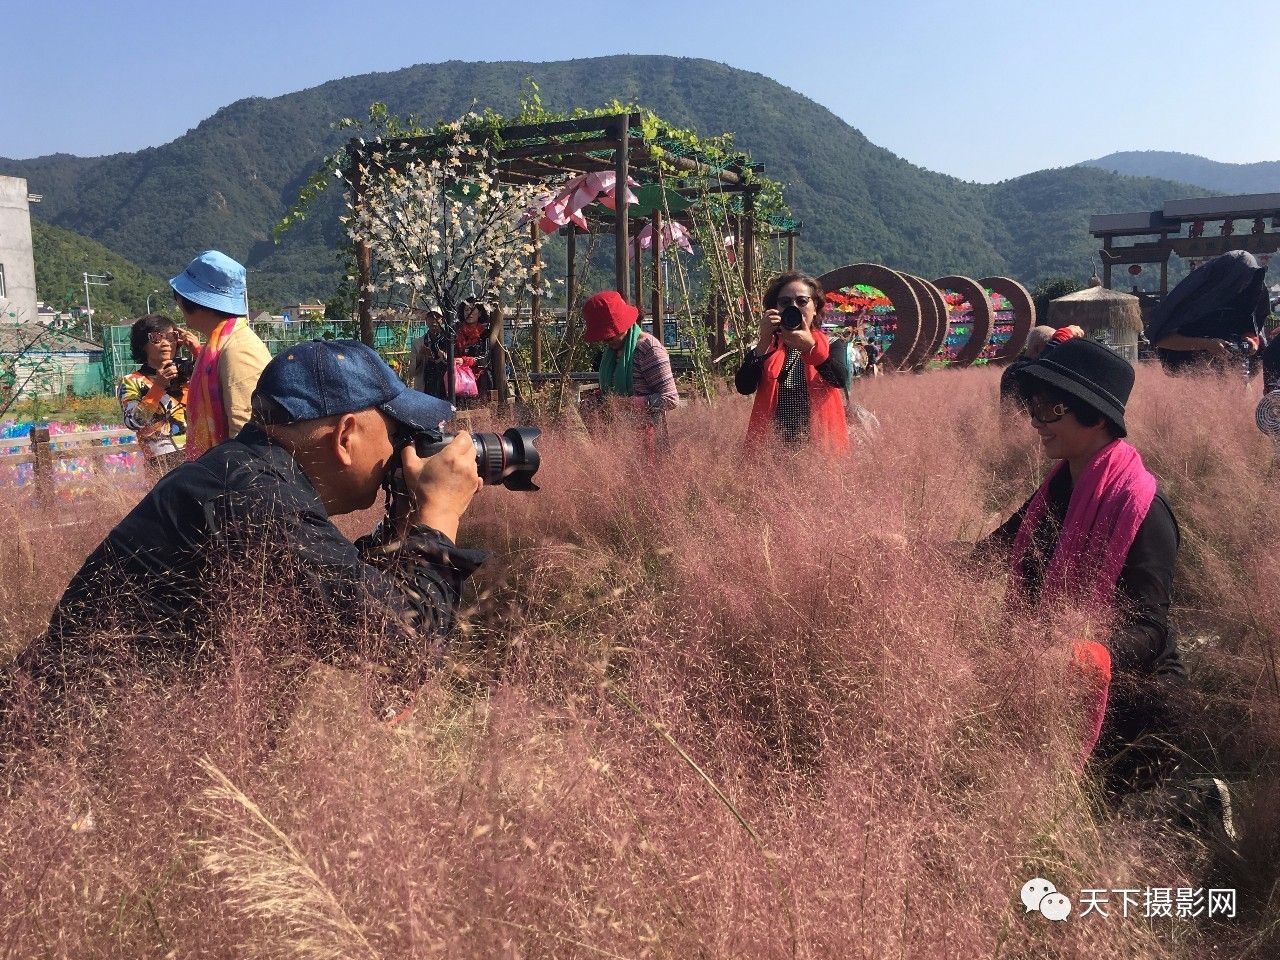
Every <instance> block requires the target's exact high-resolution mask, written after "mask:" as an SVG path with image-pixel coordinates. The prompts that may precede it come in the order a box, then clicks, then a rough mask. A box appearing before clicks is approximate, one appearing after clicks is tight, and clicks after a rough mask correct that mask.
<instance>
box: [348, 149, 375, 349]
mask: <svg viewBox="0 0 1280 960" xmlns="http://www.w3.org/2000/svg"><path fill="white" fill-rule="evenodd" d="M360 153H361V151H360V141H359V140H356V139H351V140H349V141H347V156H348V157H349V158H350V163H351V169H350V171H349V175H348V179H349V180H350V181H351V214H352V216H353V217H355V216H358V215H359V213H360V204H361V203H363V202H364V171H363V167H361V165H360ZM372 272H373V271H372V267H371V263H370V254H369V244H367V243H365V242H364V241H363V240H357V241H356V316H357V317H358V318H359V320H360V339H361V341H362V342H364V343H367V344H368V345H369V346H373V310H372V307H371V305H370V303H369V283H370V282H371V281H372V279H373V278H372Z"/></svg>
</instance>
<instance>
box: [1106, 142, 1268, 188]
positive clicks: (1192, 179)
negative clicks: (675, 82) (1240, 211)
mask: <svg viewBox="0 0 1280 960" xmlns="http://www.w3.org/2000/svg"><path fill="white" fill-rule="evenodd" d="M1082 166H1087V167H1099V168H1101V169H1103V170H1111V171H1113V172H1114V173H1123V174H1127V175H1129V176H1131V177H1164V178H1165V179H1167V180H1179V181H1181V182H1183V183H1191V184H1195V185H1196V186H1197V187H1203V188H1204V189H1206V190H1214V191H1217V192H1218V193H1226V194H1234V193H1280V160H1268V161H1264V162H1262V163H1219V162H1218V161H1216V160H1209V159H1206V158H1205V157H1197V156H1195V155H1194V154H1191V153H1172V152H1170V151H1167V150H1129V151H1125V152H1122V153H1110V154H1107V156H1105V157H1099V158H1098V159H1097V160H1086V161H1085V162H1084V163H1083V164H1082Z"/></svg>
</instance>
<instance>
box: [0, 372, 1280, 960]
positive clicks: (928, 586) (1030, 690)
mask: <svg viewBox="0 0 1280 960" xmlns="http://www.w3.org/2000/svg"><path fill="white" fill-rule="evenodd" d="M996 377H997V372H996V371H994V370H972V371H944V372H938V373H930V374H927V375H923V376H910V375H898V376H892V377H885V378H881V379H879V380H876V381H872V382H869V383H866V384H859V386H858V389H857V393H858V396H859V399H860V401H861V402H862V403H863V404H864V405H866V406H867V407H868V408H870V409H871V410H873V411H874V412H875V413H876V414H877V415H878V416H879V418H880V421H881V424H882V432H881V433H880V435H879V436H878V437H877V438H873V439H868V440H866V441H865V442H864V443H863V444H862V445H861V446H859V447H858V449H857V451H856V454H855V456H854V458H853V459H852V460H851V461H850V462H848V463H840V464H836V463H829V462H825V461H823V460H822V459H821V458H818V457H803V458H800V457H791V456H783V457H781V458H779V459H777V460H776V461H774V462H771V463H764V464H760V463H751V462H749V458H748V457H747V456H745V455H744V452H743V448H742V444H741V438H742V436H743V434H744V432H745V427H746V418H747V411H748V409H749V402H748V401H747V400H745V399H743V398H738V397H732V396H725V397H722V398H720V399H719V400H718V402H717V403H716V404H715V405H713V406H707V405H697V406H693V407H691V408H688V409H685V410H682V411H679V412H678V413H677V414H675V415H673V416H672V418H671V432H672V441H673V450H672V453H671V455H670V456H669V457H668V458H667V459H666V460H664V461H663V462H661V463H659V464H657V465H653V464H650V463H648V462H646V459H645V457H644V455H643V453H642V452H641V449H640V447H639V445H638V444H637V443H636V442H635V439H634V437H632V436H631V434H630V433H629V432H627V431H626V430H625V429H624V430H620V431H618V432H616V433H612V434H609V433H606V434H604V435H598V436H597V437H596V439H595V440H594V441H587V440H586V439H583V438H581V437H579V436H577V435H575V434H572V433H559V434H554V435H548V436H547V437H546V438H545V439H544V441H543V442H542V443H541V448H542V451H543V463H544V466H543V468H542V471H541V472H540V473H539V475H538V482H539V484H540V485H541V486H542V488H543V490H542V492H541V493H538V494H516V493H509V492H507V491H504V490H493V489H486V490H485V491H484V492H483V493H482V494H481V495H480V497H479V498H478V499H477V501H476V503H475V505H474V507H473V509H472V511H471V513H470V514H469V516H468V518H467V520H464V524H463V539H464V541H465V542H466V544H467V545H474V546H483V547H485V548H487V549H489V550H491V551H493V554H494V555H493V558H492V559H491V560H490V562H489V563H488V564H487V565H486V566H485V568H483V570H482V572H481V573H480V574H479V575H477V577H476V578H475V579H474V580H473V583H474V590H473V592H472V595H471V597H470V598H469V604H468V608H467V611H466V616H465V620H464V623H463V626H462V629H461V631H460V635H459V637H458V640H457V642H456V645H455V654H454V656H453V657H451V660H450V665H449V669H448V670H447V671H446V672H445V673H444V674H442V675H441V676H440V677H438V678H437V679H435V680H433V681H432V682H431V683H430V684H429V685H428V686H427V687H426V688H425V689H424V690H423V691H422V693H421V696H420V698H419V704H418V708H417V710H416V712H415V714H414V715H413V717H412V718H411V719H410V720H409V721H407V722H405V723H403V724H401V725H400V726H397V727H394V728H388V727H384V726H382V725H381V724H379V723H378V722H377V721H376V720H375V719H374V718H373V717H372V715H371V714H370V713H369V711H368V710H367V709H365V707H364V706H363V703H362V689H363V687H362V684H361V680H360V678H359V677H358V676H355V675H351V674H343V673H339V672H337V671H334V670H331V669H328V668H320V669H317V670H316V671H314V673H313V675H312V677H311V678H310V679H309V680H308V682H307V687H306V690H305V691H304V693H303V694H302V697H301V701H302V702H301V705H300V706H299V707H298V709H297V710H296V712H295V713H294V714H293V716H292V717H291V718H289V719H287V720H284V719H279V718H276V719H275V720H274V721H273V718H272V717H270V716H268V715H267V710H268V706H269V704H271V703H274V702H275V698H274V696H273V695H272V694H271V693H270V681H271V678H272V676H273V674H272V671H271V670H270V669H269V668H268V667H267V665H265V664H264V663H263V662H262V658H261V655H260V651H261V648H262V647H264V646H266V645H267V641H268V638H271V637H274V636H275V635H277V634H279V633H280V632H282V631H283V632H288V631H290V630H294V631H297V630H305V629H309V628H311V621H310V620H309V615H308V613H307V611H298V610H288V609H281V608H282V607H283V608H287V606H288V605H287V603H284V602H283V601H281V602H272V603H271V604H270V605H269V606H270V609H256V608H253V607H252V606H247V607H245V608H244V609H237V610H235V611H232V613H231V614H228V616H227V617H226V618H225V621H224V622H226V623H227V624H228V627H227V633H228V636H227V638H226V639H227V643H228V647H229V648H230V651H231V653H230V655H229V656H228V658H227V666H226V668H225V669H222V670H219V671H217V672H215V673H214V674H213V675H211V676H210V677H209V679H208V681H207V682H206V683H205V684H204V685H203V686H201V687H199V688H195V689H192V688H189V687H183V688H177V687H173V686H170V687H168V688H163V687H158V686H157V685H156V684H146V683H142V682H139V683H137V684H136V685H134V687H133V688H132V689H131V690H130V692H129V694H128V695H127V696H125V697H124V698H123V699H122V701H121V703H120V704H119V706H118V709H116V710H114V711H112V712H111V714H110V715H108V716H106V717H104V718H101V719H100V720H99V721H98V722H97V723H95V725H94V726H93V727H92V728H86V729H84V730H82V731H80V735H79V736H78V737H77V738H75V741H76V742H73V743H72V744H71V745H70V746H68V747H67V748H66V749H64V750H61V751H58V752H47V753H43V754H40V755H39V756H37V757H36V758H35V759H34V761H33V764H34V769H33V771H32V772H31V773H30V775H29V776H28V778H27V780H26V782H25V784H24V785H23V786H21V787H20V788H19V789H18V790H17V792H16V793H15V794H14V796H13V797H12V798H11V799H9V800H8V801H7V802H5V803H3V806H0V864H3V867H4V869H3V870H0V945H2V946H0V956H14V957H27V956H85V957H116V956H118V957H135V956H165V955H173V956H181V957H243V956H282V955H289V956H302V957H410V956H413V957H416V956H422V957H427V956H468V957H471V956H474V957H490V956H557V957H600V956H611V957H638V956H653V957H775V956H777V957H791V956H804V957H866V958H880V957H898V956H904V957H905V956H918V957H930V958H932V957H997V956H998V957H1064V958H1065V957H1085V956H1087V957H1115V958H1165V957H1200V956H1211V955H1212V956H1240V955H1244V952H1245V951H1246V950H1247V949H1253V950H1254V951H1255V953H1254V954H1253V955H1255V956H1259V957H1263V956H1269V955H1271V954H1272V953H1274V951H1275V949H1276V947H1277V944H1278V943H1280V938H1277V936H1276V933H1275V930H1274V922H1275V921H1274V918H1275V917H1276V915H1277V906H1278V903H1277V894H1276V883H1277V878H1278V877H1280V870H1278V868H1277V866H1276V863H1277V853H1280V803H1278V802H1277V801H1276V799H1275V796H1276V794H1275V787H1276V785H1277V776H1276V772H1275V765H1276V761H1277V757H1278V756H1280V710H1278V709H1277V705H1278V704H1280V693H1278V692H1277V680H1276V667H1275V652H1276V651H1275V645H1276V637H1277V635H1280V599H1277V591H1276V589H1275V584H1276V583H1278V582H1280V561H1278V560H1277V556H1278V552H1277V547H1278V546H1280V520H1278V519H1277V515H1276V512H1275V511H1274V510H1272V509H1270V507H1271V496H1270V490H1269V487H1270V483H1271V480H1272V478H1273V475H1274V471H1275V469H1276V468H1275V464H1274V459H1273V451H1272V448H1271V446H1270V444H1269V442H1268V441H1266V440H1265V439H1264V438H1263V437H1262V436H1261V435H1260V434H1258V432H1257V431H1256V429H1255V428H1254V426H1253V421H1252V407H1253V403H1255V402H1256V396H1255V395H1252V394H1246V393H1245V392H1244V389H1243V388H1242V387H1241V386H1240V385H1239V383H1238V382H1227V381H1222V382H1219V381H1213V380H1172V379H1169V378H1167V377H1165V376H1164V375H1163V374H1162V373H1160V372H1159V371H1158V370H1155V369H1152V368H1150V367H1149V366H1144V367H1143V368H1142V370H1141V372H1140V376H1139V381H1138V386H1137V388H1136V391H1135V397H1134V400H1133V402H1132V404H1131V416H1130V438H1131V440H1132V441H1133V442H1134V443H1135V444H1136V445H1137V446H1138V448H1139V450H1141V451H1142V453H1143V455H1144V457H1145V459H1146V461H1147V463H1148V465H1149V466H1150V467H1151V468H1152V469H1153V470H1154V471H1155V472H1156V473H1157V475H1159V476H1160V477H1161V479H1162V481H1163V483H1164V487H1165V490H1166V492H1167V493H1168V494H1169V496H1170V498H1171V500H1172V503H1173V506H1174V511H1175V513H1176V514H1177V516H1178V518H1179V521H1180V524H1181V527H1182V534H1183V546H1182V553H1181V566H1180V572H1179V582H1178V584H1177V587H1178V592H1177V598H1176V599H1177V610H1176V612H1175V622H1176V624H1177V626H1178V628H1179V630H1180V632H1181V636H1182V638H1183V642H1184V645H1185V646H1186V648H1187V649H1188V659H1189V660H1190V662H1191V664H1192V668H1193V673H1194V683H1195V690H1196V696H1195V704H1196V709H1197V710H1198V711H1199V713H1198V714H1197V722H1198V723H1199V725H1200V728H1201V729H1202V730H1203V731H1204V744H1203V753H1204V754H1205V756H1211V757H1212V758H1213V759H1214V762H1215V763H1216V764H1217V768H1218V769H1219V770H1220V771H1222V772H1223V773H1224V775H1226V776H1227V777H1228V779H1229V780H1230V781H1231V783H1232V786H1233V789H1234V790H1235V796H1236V804H1237V809H1236V818H1237V821H1238V823H1239V824H1240V825H1241V827H1242V829H1243V830H1244V831H1245V832H1246V835H1247V836H1248V838H1249V839H1248V842H1247V843H1246V844H1245V845H1244V856H1243V859H1242V860H1241V861H1240V862H1238V863H1235V864H1232V865H1231V866H1230V870H1229V872H1228V874H1226V875H1224V876H1219V877H1216V878H1215V882H1214V884H1213V885H1214V886H1219V887H1237V888H1238V889H1239V899H1240V912H1241V914H1242V917H1241V919H1239V920H1237V921H1235V922H1234V923H1215V924H1208V923H1204V922H1200V923H1196V922H1193V921H1189V920H1177V919H1174V920H1169V919H1155V920H1149V921H1148V920H1144V919H1142V918H1141V917H1136V918H1135V917H1131V918H1129V919H1127V920H1126V919H1122V918H1120V917H1118V916H1113V917H1111V918H1109V919H1099V918H1097V917H1088V918H1080V917H1075V916H1073V917H1072V918H1070V919H1069V920H1067V921H1065V922H1063V923H1056V924H1055V923H1051V922H1049V921H1047V920H1045V919H1044V918H1043V917H1041V916H1039V915H1037V914H1024V912H1023V908H1022V905H1021V904H1020V903H1019V900H1018V893H1019V889H1020V887H1021V885H1022V884H1023V882H1024V881H1026V880H1028V879H1030V878H1032V877H1034V876H1044V877H1046V878H1048V879H1050V880H1052V881H1053V882H1054V883H1056V884H1057V886H1058V888H1059V889H1060V890H1062V891H1064V892H1068V894H1069V895H1071V896H1072V897H1073V899H1075V895H1076V893H1077V892H1078V891H1079V890H1081V889H1083V888H1089V887H1093V888H1099V887H1106V888H1120V887H1137V888H1143V887H1146V886H1153V887H1157V886H1158V887H1179V886H1193V887H1194V886H1202V885H1208V884H1206V883H1205V881H1204V879H1203V878H1202V877H1200V876H1198V875H1197V872H1196V866H1195V864H1196V859H1195V856H1194V851H1193V850H1191V849H1190V848H1189V847H1188V845H1187V844H1185V843H1182V842H1179V841H1176V840H1175V839H1174V838H1172V837H1170V836H1169V835H1168V834H1167V832H1165V831H1164V829H1163V828H1161V827H1160V826H1159V825H1156V824H1144V823H1135V822H1132V821H1126V820H1120V819H1116V818H1113V817H1100V816H1098V815H1097V814H1096V811H1095V808H1094V807H1093V806H1092V805H1091V803H1090V783H1089V781H1088V780H1087V779H1086V780H1085V781H1083V782H1082V781H1081V780H1080V779H1079V778H1078V777H1077V776H1076V774H1075V773H1074V771H1073V757H1074V752H1075V750H1076V744H1075V734H1074V732H1073V731H1074V727H1073V724H1074V722H1075V721H1074V719H1073V718H1075V716H1076V709H1077V707H1076V703H1075V701H1074V694H1073V690H1072V685H1071V683H1070V676H1071V674H1070V673H1069V670H1068V666H1067V662H1066V650H1067V645H1068V643H1069V640H1070V639H1071V637H1070V636H1068V635H1067V633H1068V632H1069V631H1064V630H1062V629H1061V628H1060V627H1055V626H1054V625H1052V624H1050V623H1049V622H1047V621H1017V622H1014V621H1010V620H1008V619H1007V618H1005V617H1004V616H1003V614H1002V611H1001V608H1000V605H1001V597H1002V595H1003V582H1002V577H1001V573H1000V571H999V570H994V569H990V568H979V567H978V566H976V565H973V564H970V563H969V562H968V561H967V559H966V551H965V549H964V548H963V543H964V542H965V541H969V542H971V541H973V540H974V539H976V538H977V537H979V536H981V535H982V534H984V533H986V532H987V531H989V530H990V529H991V528H992V527H994V526H995V524H996V523H997V522H998V521H999V520H1001V519H1003V518H1004V517H1005V516H1007V515H1008V513H1010V512H1011V511H1012V510H1014V509H1016V507H1017V506H1018V505H1019V504H1020V503H1021V502H1022V501H1023V499H1025V497H1026V496H1028V495H1029V494H1030V493H1031V491H1032V490H1033V489H1034V487H1035V485H1036V483H1037V481H1038V478H1039V477H1040V476H1042V475H1043V472H1044V470H1045V469H1046V467H1047V464H1046V463H1044V462H1042V461H1041V459H1040V457H1039V455H1038V451H1037V442H1036V440H1035V437H1034V434H1033V433H1032V431H1031V430H1030V428H1029V426H1027V424H1026V423H1025V421H1022V420H1019V419H1018V418H1016V417H1008V416H1006V417H1002V415H1001V413H1000V410H999V408H998V404H997V401H996ZM1255 390H1256V387H1255ZM131 495H132V492H131V493H130V496H126V495H123V494H121V493H119V492H116V491H111V490H108V489H104V490H103V491H102V494H101V499H100V501H98V502H97V503H95V504H92V505H90V506H88V507H86V508H85V509H83V510H79V512H78V513H77V514H76V515H75V516H74V517H70V518H68V519H74V520H76V521H77V523H76V524H75V525H70V526H63V527H56V528H50V529H43V528H40V529H39V530H37V532H29V533H20V532H18V531H21V530H26V529H28V528H31V529H33V530H34V529H36V528H37V527H39V523H40V520H41V518H38V517H34V516H33V512H32V508H31V506H30V505H29V504H28V503H26V502H24V501H23V500H22V499H21V498H20V496H19V495H18V493H16V492H13V491H8V492H3V493H0V517H2V518H3V522H4V523H5V526H6V530H7V531H10V533H9V534H7V537H8V539H9V542H10V543H11V544H12V545H14V547H15V549H8V550H4V551H0V646H2V647H3V648H5V649H14V648H16V647H17V646H18V645H20V644H21V643H22V642H23V641H24V639H25V638H27V637H29V636H31V635H33V634H35V633H37V632H39V630H40V629H42V627H43V624H44V622H45V619H46V618H47V615H48V612H49V610H50V608H51V607H52V605H53V603H54V602H55V601H56V599H57V597H58V595H59V593H60V592H61V589H62V588H63V586H64V585H65V583H66V582H67V580H68V579H69V578H70V576H71V575H72V573H74V571H75V569H76V568H77V567H78V565H79V563H80V562H81V560H82V559H83V558H84V556H85V555H86V554H87V553H88V551H89V550H91V549H92V547H93V546H94V544H95V543H96V542H97V540H98V539H99V538H100V537H101V536H102V535H103V534H104V533H105V532H106V531H107V530H108V529H110V526H111V525H112V524H113V523H114V522H115V521H116V520H117V519H118V518H119V517H120V516H122V515H123V513H124V512H125V511H126V510H127V509H128V507H129V506H130V504H131V502H132V500H131V498H130V497H131ZM78 509H79V508H78ZM373 518H374V515H373V514H372V512H371V514H370V515H369V516H364V517H356V518H346V519H344V520H342V521H340V523H341V525H342V527H343V529H344V530H347V531H348V532H349V533H351V534H352V535H355V534H357V533H360V532H363V531H364V530H367V529H368V526H369V525H370V523H371V522H372V520H373ZM80 521H83V522H80ZM33 524H34V525H35V526H34V527H33ZM45 526H46V527H48V521H47V518H46V519H45ZM24 538H25V539H24ZM958 545H959V546H958Z"/></svg>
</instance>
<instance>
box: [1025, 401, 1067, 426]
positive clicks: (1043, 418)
mask: <svg viewBox="0 0 1280 960" xmlns="http://www.w3.org/2000/svg"><path fill="white" fill-rule="evenodd" d="M1027 413H1029V414H1030V415H1031V419H1032V420H1034V421H1035V422H1036V423H1038V424H1040V425H1041V426H1045V427H1047V426H1048V425H1049V424H1051V423H1057V422H1058V421H1059V420H1061V419H1062V418H1063V417H1065V416H1066V415H1067V405H1066V404H1065V403H1050V402H1049V401H1048V400H1042V399H1035V400H1028V401H1027Z"/></svg>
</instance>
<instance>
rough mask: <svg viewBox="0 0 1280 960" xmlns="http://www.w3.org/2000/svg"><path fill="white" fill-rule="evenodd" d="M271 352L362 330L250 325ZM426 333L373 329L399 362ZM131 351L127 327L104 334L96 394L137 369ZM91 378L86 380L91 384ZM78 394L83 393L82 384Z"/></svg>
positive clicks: (423, 328) (377, 343)
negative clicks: (308, 341) (400, 357)
mask: <svg viewBox="0 0 1280 960" xmlns="http://www.w3.org/2000/svg"><path fill="white" fill-rule="evenodd" d="M250 326H251V327H252V328H253V332H254V333H256V334H257V335H258V336H259V337H260V338H261V339H262V342H263V343H264V344H266V346H267V350H268V352H270V354H271V355H272V356H273V357H274V356H275V355H276V354H277V353H279V352H280V351H281V350H283V349H285V348H286V347H290V346H292V345H293V344H295V343H302V342H303V341H304V340H314V339H317V338H319V339H322V340H355V339H359V336H360V326H359V324H358V323H356V322H355V321H343V322H338V323H327V322H324V321H314V322H313V321H306V320H303V321H284V320H269V321H263V322H261V323H251V324H250ZM426 332H427V325H426V324H425V323H375V324H374V325H373V345H374V347H375V348H376V349H378V350H380V351H382V353H384V354H386V355H387V356H388V357H391V358H396V357H399V356H401V355H405V354H407V353H408V352H409V349H410V345H411V344H412V343H413V341H414V339H415V338H417V337H421V336H423V335H424V334H425V333H426ZM137 366H138V365H137V364H136V363H134V361H133V355H132V353H131V352H130V349H129V327H128V326H127V325H123V324H122V325H120V326H110V327H106V328H105V329H104V330H103V336H102V372H101V375H100V379H101V381H102V383H101V384H100V385H99V387H98V389H97V390H96V391H89V392H98V393H101V392H103V391H104V390H110V389H112V388H113V387H114V385H115V383H116V381H118V380H119V379H120V378H121V377H123V376H124V375H125V374H127V373H129V372H130V371H131V370H134V369H136V368H137ZM91 379H92V378H91V377H86V378H85V380H86V382H88V381H89V380H91ZM76 392H77V393H80V392H81V391H80V386H79V381H77V384H76Z"/></svg>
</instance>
